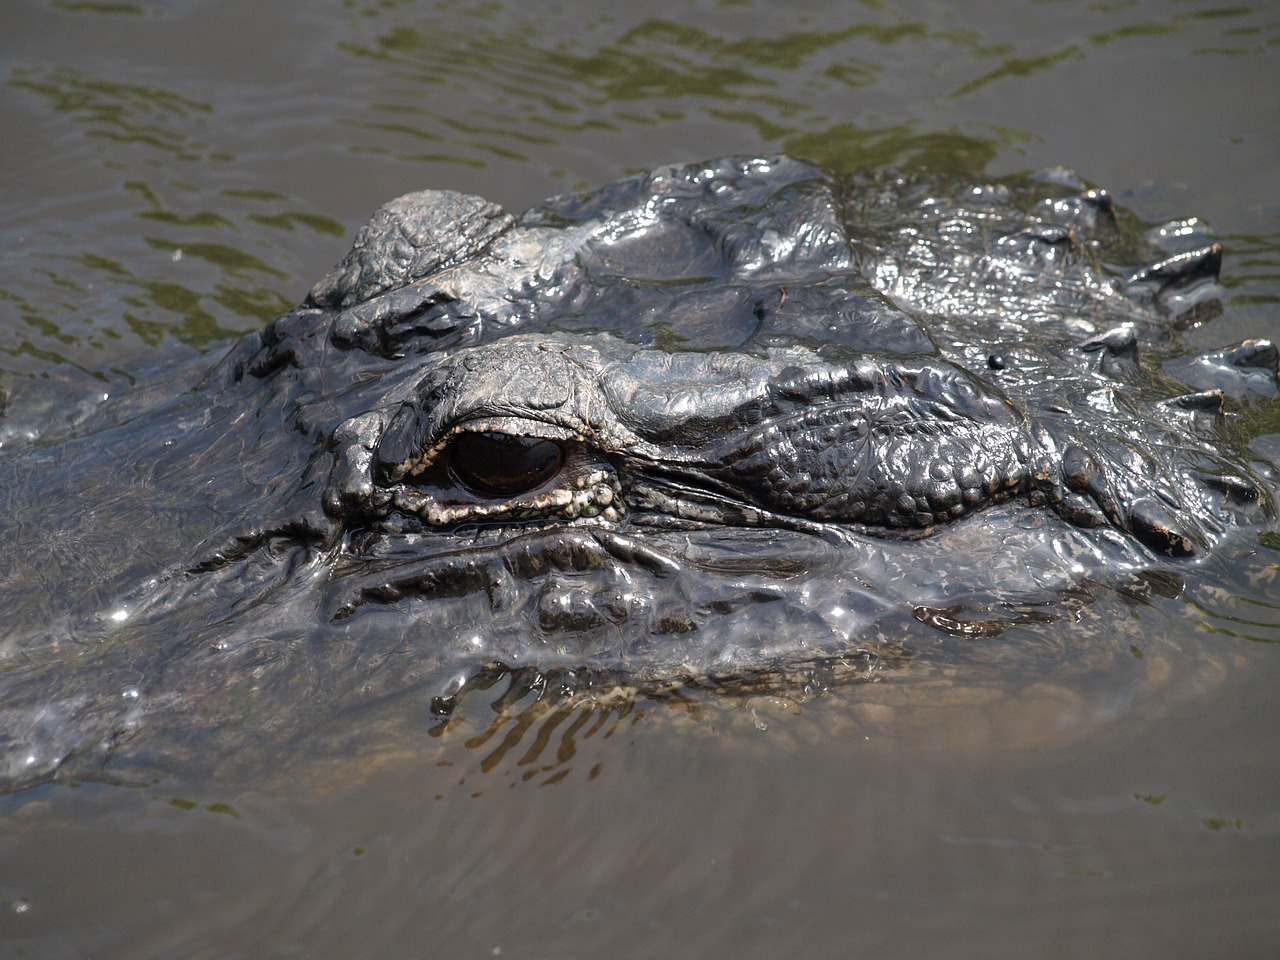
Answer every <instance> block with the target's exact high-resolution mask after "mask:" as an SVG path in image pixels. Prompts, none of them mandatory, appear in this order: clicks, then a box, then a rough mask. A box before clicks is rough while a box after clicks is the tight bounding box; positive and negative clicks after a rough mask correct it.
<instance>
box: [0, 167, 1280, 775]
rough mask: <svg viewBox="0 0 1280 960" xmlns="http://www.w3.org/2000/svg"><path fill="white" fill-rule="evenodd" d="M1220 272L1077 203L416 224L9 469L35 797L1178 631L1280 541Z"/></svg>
mask: <svg viewBox="0 0 1280 960" xmlns="http://www.w3.org/2000/svg"><path fill="white" fill-rule="evenodd" d="M1221 256H1222V251H1221V248H1220V247H1219V246H1218V245H1217V244H1216V243H1213V242H1211V241H1210V240H1209V239H1208V237H1207V236H1206V235H1205V233H1204V231H1203V229H1202V228H1200V227H1198V226H1197V225H1196V222H1194V221H1188V222H1186V223H1183V224H1180V225H1175V227H1173V228H1168V229H1163V230H1162V229H1158V228H1157V229H1151V230H1146V231H1145V232H1144V230H1143V229H1142V227H1141V225H1139V224H1137V222H1136V221H1135V219H1134V218H1133V217H1132V216H1130V215H1129V214H1127V213H1126V212H1125V211H1123V210H1121V209H1119V208H1117V206H1116V205H1115V203H1114V202H1113V200H1112V198H1111V197H1110V195H1109V194H1107V193H1106V192H1105V191H1103V190H1097V189H1090V188H1088V187H1087V186H1086V185H1084V184H1083V183H1082V182H1081V181H1079V180H1078V179H1077V178H1076V177H1075V176H1074V175H1073V174H1070V173H1068V172H1066V171H1063V170H1054V171H1048V172H1046V173H1043V174H1038V175H1035V176H1028V177H1015V178H1009V180H1008V181H1007V182H1006V183H1003V184H994V183H986V182H980V181H974V180H973V179H968V178H962V177H949V176H941V175H931V174H923V173H921V174H904V173H901V172H895V171H881V172H876V173H864V174H857V175H851V176H850V175H846V176H837V175H835V174H832V173H830V172H827V171H824V170H821V169H818V168H816V167H814V166H811V165H808V164H806V163H803V162H800V161H797V160H794V159H790V158H787V157H770V158H727V159H721V160H715V161H711V162H708V163H703V164H694V165H688V166H676V167H669V168H663V169H660V170H657V171H655V172H653V173H650V174H646V175H640V176H633V177H630V178H628V179H624V180H622V181H620V182H618V183H615V184H612V185H610V186H607V187H605V188H603V189H600V190H597V191H595V192H591V193H586V194H577V195H570V196H564V197H559V198H555V199H552V200H549V201H546V202H544V203H542V204H540V205H538V206H535V207H534V208H532V209H531V210H529V211H528V212H526V213H524V214H523V215H521V216H519V217H516V216H512V215H510V214H508V213H506V212H505V211H504V210H502V209H501V208H500V207H499V206H497V205H495V204H493V203H490V202H488V201H486V200H484V199H481V198H479V197H475V196H468V195H463V194H459V193H454V192H449V191H440V190H426V191H421V192H417V193H411V194H408V195H407V196H404V197H401V198H400V199H398V200H395V201H393V202H391V203H389V204H387V205H385V206H384V207H382V208H381V209H380V210H379V211H378V212H377V213H376V214H375V215H374V216H373V218H372V219H371V220H370V221H369V223H368V224H367V225H366V226H365V227H363V228H362V229H361V230H360V231H359V233H358V234H357V236H356V239H355V243H354V246H353V247H352V249H351V250H350V252H349V253H347V255H346V256H345V257H344V258H343V259H342V260H341V261H340V262H339V263H338V265H337V266H336V267H335V268H334V269H333V270H332V271H330V272H329V274H328V275H327V276H325V277H324V279H322V280H321V281H320V282H319V283H317V284H316V285H315V287H314V288H313V289H312V290H311V291H310V293H309V294H308V295H307V296H306V298H305V299H304V300H303V302H302V303H301V304H300V305H299V306H297V307H296V308H294V309H292V310H289V311H288V312H287V313H285V314H284V315H282V316H280V317H278V318H277V319H276V320H274V321H273V322H271V323H270V324H269V325H268V326H267V327H266V328H265V329H263V330H262V331H261V332H259V333H255V334H252V335H249V336H247V337H245V338H243V339H241V340H240V341H238V342H236V343H235V344H233V345H232V346H231V347H230V350H229V352H228V353H227V354H226V355H225V357H223V358H222V359H221V360H220V361H218V362H217V363H216V364H215V365H213V367H212V368H211V369H206V370H202V371H199V372H193V370H192V369H191V368H190V367H189V366H187V367H181V368H176V369H174V370H171V371H168V372H166V373H158V374H157V375H156V377H155V378H154V379H152V380H150V381H148V382H143V383H140V384H139V385H138V386H137V387H136V388H135V389H133V390H130V391H128V392H126V393H125V394H124V395H122V396H120V397H118V398H112V399H110V400H107V401H105V402H103V403H101V404H98V405H96V406H91V407H85V406H83V405H82V406H79V407H76V408H75V409H76V410H77V411H78V412H77V413H75V414H74V415H71V414H67V415H66V416H63V417H61V418H56V417H51V418H48V420H47V421H46V422H45V423H43V424H38V425H37V426H36V428H33V429H30V430H27V431H26V432H25V433H24V431H23V430H22V429H19V427H18V426H15V425H12V424H11V425H10V427H9V428H8V429H7V430H6V432H5V443H4V450H3V462H2V463H0V483H2V488H3V490H4V492H5V498H6V508H5V511H4V513H5V515H4V517H3V518H2V519H0V526H2V527H3V531H4V532H3V536H4V539H5V542H6V544H7V545H8V546H7V550H6V553H7V554H8V557H9V565H8V566H9V569H8V570H7V571H6V572H5V573H4V575H3V576H2V577H0V598H2V600H3V608H4V609H5V610H6V611H8V616H7V617H6V620H7V625H6V627H5V628H4V632H3V636H2V638H0V782H2V783H4V784H5V785H6V786H7V787H8V788H9V789H16V788H18V787H22V786H26V785H28V784H32V783H36V782H40V781H43V780H48V779H51V778H59V777H79V776H86V775H92V774H93V773H94V772H95V771H100V770H102V769H103V768H104V765H105V764H106V763H107V761H108V760H111V759H112V758H115V757H119V756H124V755H128V754H137V755H139V756H142V755H145V756H146V757H148V758H150V759H148V760H147V761H146V762H150V763H154V764H157V765H159V766H161V767H163V765H164V764H165V763H166V762H168V761H169V760H170V759H173V758H176V757H177V756H178V755H179V754H184V755H190V756H206V757H208V756H217V755H225V754H228V753H232V752H234V751H237V750H240V749H242V748H243V747H244V746H245V744H247V743H253V742H259V743H262V742H267V743H276V744H280V745H282V746H281V749H285V747H284V746H283V745H286V744H288V743H289V742H291V739H293V738H297V737H305V736H307V735H308V734H309V733H313V732H314V731H315V730H318V729H321V728H322V727H324V725H325V724H329V727H330V728H333V727H334V726H342V725H343V724H345V723H348V722H350V719H349V718H350V717H351V716H352V715H353V713H354V712H355V711H358V710H360V709H363V708H365V707H368V706H370V705H376V704H385V703H388V702H393V701H394V702H401V701H402V700H403V698H404V697H405V696H408V697H409V698H410V700H411V701H412V702H416V703H430V704H431V705H432V709H433V710H434V711H435V712H436V713H438V714H442V715H447V714H448V713H449V711H450V710H452V709H454V708H456V705H457V702H458V697H459V694H460V693H461V692H463V691H465V690H466V689H468V688H469V687H470V686H471V685H474V684H475V683H477V682H479V681H480V678H487V680H486V682H492V681H493V679H494V678H495V677H497V676H501V675H503V674H512V675H514V674H515V673H519V674H520V675H521V676H522V677H523V678H524V679H525V682H526V684H533V685H538V684H541V685H542V686H541V687H540V689H544V690H545V691H546V692H547V693H548V694H550V693H552V692H558V693H559V694H561V695H571V694H574V693H580V692H582V691H584V690H592V689H604V688H605V687H607V686H608V685H611V684H612V685H618V684H623V685H627V686H629V687H631V688H634V689H639V690H645V689H654V690H657V689H671V688H672V687H673V686H674V687H678V686H679V685H681V684H695V683H700V682H701V683H707V682H716V683H722V684H725V685H726V686H731V685H732V682H733V680H734V678H739V679H742V678H750V681H751V685H750V688H751V689H759V685H760V684H763V685H765V687H768V685H769V684H771V683H775V684H785V683H787V682H791V681H794V680H795V678H796V677H805V678H808V679H809V680H812V679H813V678H814V677H815V676H816V675H818V673H819V672H821V671H825V673H822V676H823V677H826V678H827V679H828V680H830V679H831V678H832V677H836V678H839V677H851V678H866V676H867V675H868V671H870V670H872V669H873V668H874V667H875V665H876V664H877V663H888V662H890V661H891V660H892V659H893V658H894V657H895V656H902V657H910V656H911V655H912V647H913V645H917V646H918V645H920V644H921V643H922V642H924V641H922V640H921V637H922V636H932V635H934V634H941V635H948V636H950V635H954V636H960V637H986V638H995V639H993V640H992V641H991V642H993V643H998V642H999V636H1000V634H1001V633H1002V631H1003V630H1004V629H1005V628H1006V627H1007V626H1008V625H1009V624H1012V623H1017V622H1022V621H1023V620H1026V619H1028V618H1030V619H1032V620H1048V619H1053V618H1055V617H1063V618H1069V617H1070V611H1071V609H1073V608H1072V604H1078V602H1079V599H1080V596H1081V594H1082V592H1083V586H1082V585H1084V584H1098V583H1106V582H1110V583H1113V584H1120V583H1122V582H1129V581H1132V580H1133V579H1134V578H1135V577H1137V578H1141V577H1143V576H1147V577H1150V578H1151V582H1166V583H1167V582H1168V581H1169V580H1170V579H1172V580H1173V581H1174V582H1175V585H1174V587H1173V588H1172V589H1173V591H1174V592H1176V590H1177V587H1176V582H1177V581H1178V579H1179V578H1181V577H1183V576H1186V575H1188V574H1190V573H1191V572H1193V571H1194V570H1195V569H1196V565H1197V564H1199V563H1200V562H1201V561H1202V559H1203V558H1204V557H1206V556H1209V555H1211V554H1213V553H1215V551H1219V550H1221V549H1223V545H1224V544H1226V543H1227V542H1229V541H1230V540H1231V538H1232V536H1233V534H1234V532H1235V531H1239V530H1245V529H1255V528H1260V527H1263V526H1266V525H1270V524H1273V523H1274V517H1275V499H1276V489H1277V482H1276V475H1275V471H1274V468H1273V467H1272V466H1271V465H1269V464H1267V463H1266V462H1265V461H1264V460H1263V458H1262V457H1261V456H1260V455H1258V454H1256V453H1254V452H1252V451H1251V450H1250V448H1249V446H1248V445H1247V443H1246V442H1245V438H1242V437H1240V436H1239V435H1238V434H1239V431H1238V430H1236V429H1235V426H1234V423H1235V413H1234V411H1235V408H1236V405H1238V404H1239V403H1241V402H1244V401H1243V400H1242V399H1241V398H1254V399H1252V400H1249V402H1264V403H1265V402H1273V401H1271V400H1269V399H1267V398H1268V396H1274V394H1275V389H1276V370H1277V350H1276V347H1275V346H1274V345H1273V344H1271V343H1270V342H1267V341H1264V340H1251V341H1246V342H1243V343H1239V344H1234V345H1231V346H1228V347H1224V348H1223V349H1221V350H1218V351H1216V352H1214V353H1212V354H1206V355H1203V356H1195V357H1188V356H1186V354H1187V351H1186V350H1180V349H1179V347H1178V344H1177V333H1178V331H1179V330H1180V329H1183V328H1185V327H1186V326H1187V325H1189V324H1192V323H1195V322H1197V321H1198V320H1200V319H1203V318H1204V317H1205V316H1207V315H1209V314H1211V313H1212V312H1213V311H1214V310H1217V309H1220V304H1219V291H1220V288H1219V287H1218V286H1217V283H1216V281H1217V275H1218V271H1219V268H1220V263H1221ZM1258 398H1261V399H1258ZM1160 578H1164V580H1163V581H1161V580H1160ZM838 668H843V670H841V669H838ZM531 677H532V678H534V679H533V680H530V679H529V678H531ZM175 762H176V761H175Z"/></svg>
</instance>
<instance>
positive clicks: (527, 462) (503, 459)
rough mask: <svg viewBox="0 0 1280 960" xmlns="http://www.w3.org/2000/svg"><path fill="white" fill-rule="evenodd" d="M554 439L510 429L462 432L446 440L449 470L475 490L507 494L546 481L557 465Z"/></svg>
mask: <svg viewBox="0 0 1280 960" xmlns="http://www.w3.org/2000/svg"><path fill="white" fill-rule="evenodd" d="M562 462H563V453H562V452H561V450H560V445H559V444H558V443H556V442H555V441H554V440H543V439H542V438H540V437H520V436H516V435H514V434H510V433H487V432H486V433H462V434H459V435H458V436H456V437H454V438H453V440H452V441H451V442H450V443H449V472H450V473H451V474H452V475H453V478H454V479H455V480H457V481H458V483H460V484H462V486H464V487H466V488H467V489H468V490H471V491H473V492H474V493H483V494H489V495H491V496H499V497H509V496H512V495H513V494H517V493H523V492H524V491H526V490H532V489H533V488H534V487H537V486H540V485H541V484H543V483H545V482H546V481H547V480H549V479H550V478H551V477H553V476H554V475H555V474H556V472H557V471H558V470H559V469H560V464H561V463H562Z"/></svg>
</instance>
